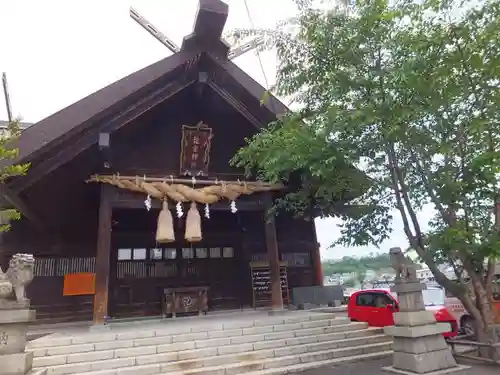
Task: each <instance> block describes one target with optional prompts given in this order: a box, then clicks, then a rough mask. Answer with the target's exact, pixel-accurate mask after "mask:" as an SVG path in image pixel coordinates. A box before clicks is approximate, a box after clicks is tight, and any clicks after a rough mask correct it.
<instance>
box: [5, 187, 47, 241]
mask: <svg viewBox="0 0 500 375" xmlns="http://www.w3.org/2000/svg"><path fill="white" fill-rule="evenodd" d="M0 194H1V195H2V197H3V198H4V199H5V200H6V201H7V202H8V203H10V204H11V205H12V206H14V207H16V208H17V209H18V210H19V212H21V214H22V215H23V216H25V217H26V218H27V219H28V220H29V221H30V222H31V223H32V224H33V226H34V227H35V228H36V229H37V230H39V231H43V230H45V229H46V228H47V221H44V220H42V218H41V217H40V216H39V215H38V214H37V213H36V212H35V211H34V210H33V209H31V208H30V207H29V206H28V205H27V204H26V202H25V201H24V199H22V198H21V197H19V195H17V194H16V193H14V192H13V191H12V190H11V189H10V188H9V187H7V186H6V185H1V186H0Z"/></svg>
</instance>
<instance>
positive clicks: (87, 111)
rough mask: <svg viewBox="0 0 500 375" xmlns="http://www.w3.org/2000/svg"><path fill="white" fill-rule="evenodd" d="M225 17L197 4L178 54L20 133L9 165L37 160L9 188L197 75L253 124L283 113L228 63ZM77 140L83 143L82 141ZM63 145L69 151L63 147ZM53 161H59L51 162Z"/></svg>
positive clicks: (213, 3)
mask: <svg viewBox="0 0 500 375" xmlns="http://www.w3.org/2000/svg"><path fill="white" fill-rule="evenodd" d="M227 15H228V13H227V5H226V4H225V3H223V2H222V1H220V0H200V1H199V8H198V13H197V15H196V21H195V25H194V29H193V33H192V34H190V35H188V36H186V37H185V38H184V42H183V44H182V49H181V51H180V52H178V53H175V54H173V55H171V56H169V57H167V58H165V59H163V60H160V61H158V62H156V63H154V64H152V65H150V66H148V67H146V68H144V69H141V70H139V71H137V72H135V73H132V74H130V75H129V76H127V77H125V78H123V79H121V80H119V81H117V82H115V83H113V84H111V85H109V86H107V87H105V88H103V89H101V90H99V91H97V92H95V93H93V94H91V95H89V96H87V97H86V98H83V99H81V100H80V101H78V102H76V103H74V104H72V105H70V106H69V107H66V108H64V109H62V110H60V111H59V112H57V113H55V114H53V115H51V116H49V117H47V118H45V119H43V120H41V121H40V122H38V123H36V124H34V125H33V126H31V127H29V128H28V129H26V130H25V131H23V133H22V135H21V136H20V137H19V139H18V140H17V141H16V144H15V145H14V146H13V147H17V148H19V158H18V159H17V160H15V161H14V162H28V161H29V162H31V161H33V160H39V161H40V164H39V165H36V166H34V167H33V168H32V169H30V172H29V173H28V175H27V176H24V177H21V178H20V179H19V181H13V183H12V184H11V187H12V188H13V190H23V189H24V188H25V187H27V186H29V185H31V184H32V183H34V182H35V181H36V180H37V179H38V178H39V176H40V175H41V174H47V173H49V172H50V171H51V170H54V169H55V168H57V167H58V166H60V165H61V163H64V162H66V161H68V160H70V158H71V157H74V156H76V154H72V152H73V151H72V150H68V148H70V149H73V148H76V145H75V144H74V143H75V142H77V141H78V143H79V146H78V147H79V148H81V149H82V150H83V149H85V147H87V148H88V147H90V146H91V145H92V144H95V143H97V141H98V133H95V132H94V133H92V134H91V131H90V130H89V129H93V128H95V127H96V126H97V127H98V128H99V129H101V131H103V130H102V129H103V128H106V127H108V129H111V128H113V126H114V128H113V129H116V128H117V127H119V126H121V125H118V122H120V121H121V122H122V123H123V122H127V121H130V118H133V117H127V116H125V115H124V112H133V113H137V114H136V115H135V116H138V115H139V114H140V113H144V111H145V110H147V109H148V108H151V107H152V106H153V105H154V103H157V102H158V100H160V99H161V98H160V96H161V95H163V100H164V99H165V95H170V96H171V95H174V94H175V93H176V92H178V91H180V90H181V89H183V88H185V87H187V86H188V85H190V84H191V83H194V82H196V81H198V79H199V72H201V71H205V72H208V73H209V80H208V82H207V84H209V85H210V86H211V87H212V88H213V89H215V90H216V92H217V93H218V94H219V95H221V96H222V97H224V98H225V99H226V100H228V101H229V102H231V104H233V105H234V106H235V107H237V109H238V110H239V111H240V112H242V113H243V114H244V115H245V116H246V117H247V119H250V121H252V122H253V123H254V124H257V123H259V124H260V125H259V126H265V125H267V123H269V122H270V121H272V120H274V119H276V117H277V116H279V115H281V114H283V113H285V112H286V111H287V110H288V109H287V107H286V106H285V105H284V104H283V103H281V102H280V101H279V100H277V99H276V98H275V97H274V96H272V95H271V96H269V98H268V99H267V100H266V102H265V103H261V99H262V97H263V96H264V93H265V89H264V88H263V87H262V86H261V85H260V84H258V83H257V82H256V81H255V80H253V79H252V78H251V77H250V76H249V75H248V74H246V73H245V72H244V71H243V70H241V69H240V68H239V67H238V66H236V65H235V64H234V63H233V62H232V61H230V60H229V59H228V57H227V55H228V52H229V48H228V46H227V44H225V42H224V41H222V40H221V32H222V29H223V27H224V24H225V22H226V19H227ZM160 94H161V95H160ZM155 100H156V101H155ZM143 102H144V105H142V106H141V103H143ZM141 111H142V112H141ZM127 118H128V120H127ZM96 124H97V125H96ZM110 124H113V126H111V125H110ZM82 136H85V137H86V139H85V140H82V139H81V138H80V137H82ZM68 142H70V143H71V146H70V147H68V145H66V143H68ZM54 150H55V151H54ZM62 154H64V155H62ZM56 158H59V162H57V163H54V160H55V159H56ZM0 163H1V162H0ZM49 164H50V165H49ZM4 165H5V164H4ZM42 168H43V173H35V171H34V169H38V172H42V171H41V169H42ZM37 176H38V177H37ZM21 181H22V182H21ZM18 182H19V183H20V184H18Z"/></svg>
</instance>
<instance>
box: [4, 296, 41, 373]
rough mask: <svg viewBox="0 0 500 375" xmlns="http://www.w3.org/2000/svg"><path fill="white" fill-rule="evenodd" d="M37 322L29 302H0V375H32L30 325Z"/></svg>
mask: <svg viewBox="0 0 500 375" xmlns="http://www.w3.org/2000/svg"><path fill="white" fill-rule="evenodd" d="M34 320H35V310H30V308H29V302H25V303H19V302H16V301H5V300H3V301H2V300H0V373H1V374H2V375H26V374H31V373H32V371H31V366H32V362H33V353H31V352H26V337H27V333H28V323H29V322H31V321H34Z"/></svg>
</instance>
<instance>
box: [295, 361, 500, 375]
mask: <svg viewBox="0 0 500 375" xmlns="http://www.w3.org/2000/svg"><path fill="white" fill-rule="evenodd" d="M391 363H392V358H384V359H377V360H373V361H363V362H362V363H350V364H343V365H342V364H339V365H333V366H326V367H322V368H318V369H314V370H308V371H303V372H301V374H304V375H388V374H391V373H390V372H386V371H382V370H381V368H382V367H384V366H390V365H391ZM460 364H462V365H467V366H471V368H470V369H468V370H463V371H460V372H454V373H452V374H457V375H499V374H500V366H494V365H484V364H478V363H477V362H468V361H463V360H460Z"/></svg>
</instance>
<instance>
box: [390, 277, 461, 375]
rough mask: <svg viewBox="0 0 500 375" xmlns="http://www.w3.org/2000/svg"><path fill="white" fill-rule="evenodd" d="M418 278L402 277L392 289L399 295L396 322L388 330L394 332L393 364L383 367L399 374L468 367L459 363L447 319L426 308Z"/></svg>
mask: <svg viewBox="0 0 500 375" xmlns="http://www.w3.org/2000/svg"><path fill="white" fill-rule="evenodd" d="M425 288H426V286H425V285H424V284H421V283H420V282H419V281H418V280H411V281H410V280H398V281H397V282H396V284H395V285H394V287H392V288H391V291H392V292H396V293H397V295H398V299H399V312H396V313H394V324H395V325H394V326H391V327H386V328H385V329H384V331H385V333H386V334H388V335H391V336H393V338H394V343H393V350H394V357H393V365H392V366H390V367H384V368H383V370H386V371H390V372H394V373H399V374H428V375H431V374H432V375H437V374H448V373H452V372H456V371H461V370H464V369H466V368H468V367H465V366H460V365H457V363H456V361H455V358H454V357H453V355H452V353H451V350H450V348H449V347H448V344H447V343H446V341H445V339H444V337H443V333H444V332H448V331H449V330H450V326H449V325H448V324H446V323H437V322H436V319H435V317H434V313H433V312H432V311H426V310H425V305H424V301H423V296H422V290H423V289H425Z"/></svg>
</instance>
